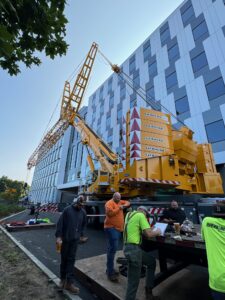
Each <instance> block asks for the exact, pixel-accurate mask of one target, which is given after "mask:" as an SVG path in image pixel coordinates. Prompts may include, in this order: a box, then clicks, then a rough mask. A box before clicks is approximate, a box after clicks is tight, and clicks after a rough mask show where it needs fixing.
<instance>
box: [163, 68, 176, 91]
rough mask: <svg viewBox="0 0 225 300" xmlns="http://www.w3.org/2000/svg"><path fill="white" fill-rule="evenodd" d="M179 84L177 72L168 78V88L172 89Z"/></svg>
mask: <svg viewBox="0 0 225 300" xmlns="http://www.w3.org/2000/svg"><path fill="white" fill-rule="evenodd" d="M176 84H177V74H176V71H175V72H173V73H171V74H169V75H168V76H166V87H167V89H170V88H171V87H172V86H174V85H176Z"/></svg>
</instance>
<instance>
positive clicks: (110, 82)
mask: <svg viewBox="0 0 225 300" xmlns="http://www.w3.org/2000/svg"><path fill="white" fill-rule="evenodd" d="M112 81H113V79H112V78H110V79H109V81H108V92H110V91H111V90H112Z"/></svg>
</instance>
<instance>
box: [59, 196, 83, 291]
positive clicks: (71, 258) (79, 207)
mask: <svg viewBox="0 0 225 300" xmlns="http://www.w3.org/2000/svg"><path fill="white" fill-rule="evenodd" d="M84 205H85V201H84V197H83V196H79V197H78V198H75V199H74V201H73V203H72V205H70V206H68V207H66V208H65V209H64V211H63V213H62V215H61V216H60V218H59V221H58V223H57V228H56V233H55V236H56V245H57V249H58V251H59V252H61V264H60V278H61V281H60V288H64V289H66V290H68V291H70V292H71V293H73V294H78V293H79V288H78V287H76V286H75V285H74V279H75V278H74V263H75V257H76V251H77V246H78V243H79V241H80V237H81V236H83V231H84V228H85V225H86V212H85V210H84V209H83V206H84ZM60 250H61V251H60Z"/></svg>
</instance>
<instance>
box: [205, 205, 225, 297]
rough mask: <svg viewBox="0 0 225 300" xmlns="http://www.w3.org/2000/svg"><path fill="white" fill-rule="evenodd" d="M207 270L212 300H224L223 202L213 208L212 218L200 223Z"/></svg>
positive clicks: (224, 209)
mask: <svg viewBox="0 0 225 300" xmlns="http://www.w3.org/2000/svg"><path fill="white" fill-rule="evenodd" d="M202 238H203V239H204V240H205V244H206V253H207V260H208V270H209V286H210V288H211V291H212V296H213V299H214V300H225V201H221V202H218V203H217V204H216V205H214V206H213V215H212V217H206V218H204V220H203V222H202Z"/></svg>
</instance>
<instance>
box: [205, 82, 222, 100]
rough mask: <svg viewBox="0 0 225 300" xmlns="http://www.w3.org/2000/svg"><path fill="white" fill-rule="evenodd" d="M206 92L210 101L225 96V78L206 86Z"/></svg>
mask: <svg viewBox="0 0 225 300" xmlns="http://www.w3.org/2000/svg"><path fill="white" fill-rule="evenodd" d="M206 91H207V95H208V98H209V100H213V99H216V98H218V97H220V96H222V95H224V94H225V85H224V82H223V78H222V77H220V78H218V79H216V80H214V81H212V82H210V83H208V84H207V85H206Z"/></svg>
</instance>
